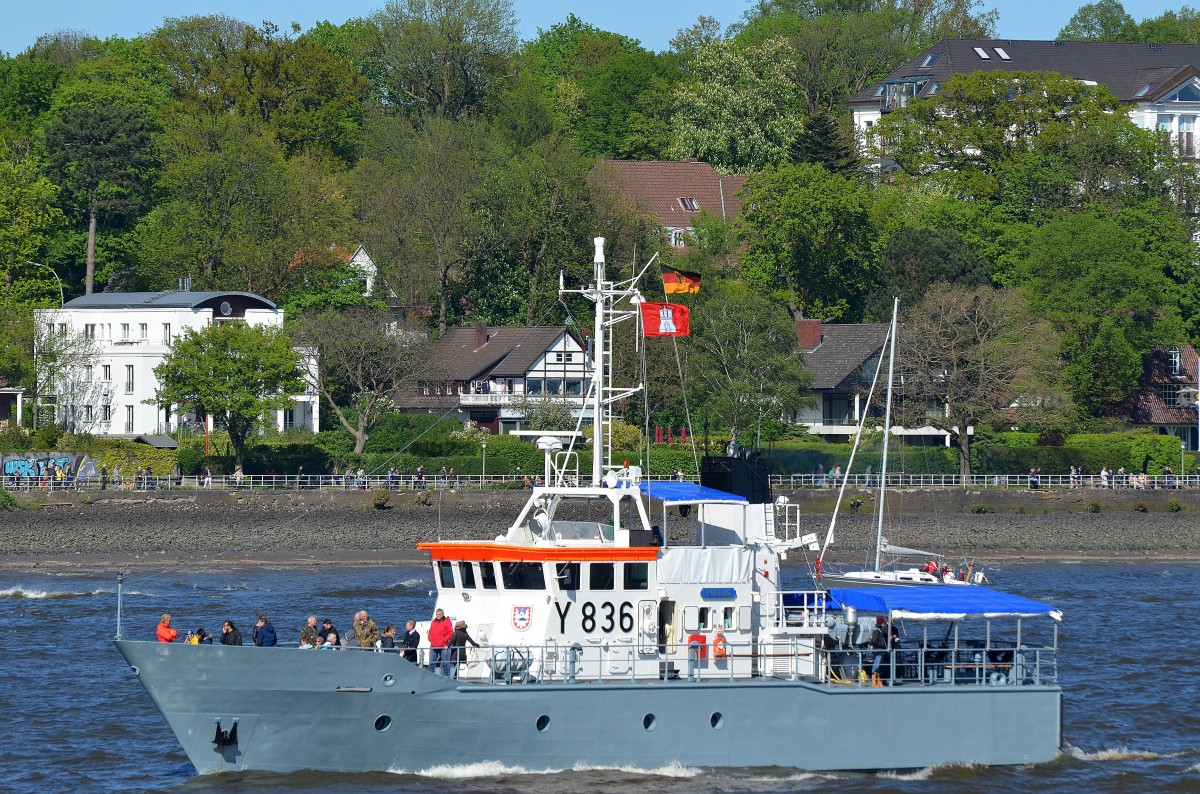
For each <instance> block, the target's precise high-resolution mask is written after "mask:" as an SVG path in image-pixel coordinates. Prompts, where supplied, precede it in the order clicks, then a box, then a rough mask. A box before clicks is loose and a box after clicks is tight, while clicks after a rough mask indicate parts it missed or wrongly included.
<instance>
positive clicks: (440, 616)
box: [429, 609, 454, 677]
mask: <svg viewBox="0 0 1200 794" xmlns="http://www.w3.org/2000/svg"><path fill="white" fill-rule="evenodd" d="M453 636H454V624H452V623H451V622H450V618H448V617H446V613H445V612H443V611H442V610H440V609H439V610H437V611H436V612H434V613H433V620H432V621H430V622H429V672H431V673H440V674H442V675H444V676H447V677H448V676H449V675H450V651H449V649H448V648H447V647H446V646H447V645H449V644H450V638H451V637H453Z"/></svg>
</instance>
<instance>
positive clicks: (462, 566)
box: [458, 562, 475, 590]
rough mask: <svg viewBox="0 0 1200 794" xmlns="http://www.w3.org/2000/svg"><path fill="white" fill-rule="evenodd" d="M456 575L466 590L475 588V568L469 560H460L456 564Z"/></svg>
mask: <svg viewBox="0 0 1200 794" xmlns="http://www.w3.org/2000/svg"><path fill="white" fill-rule="evenodd" d="M458 577H459V578H460V579H462V586H463V587H464V588H466V589H468V590H474V589H475V569H474V568H473V567H472V566H471V563H469V562H460V563H459V564H458Z"/></svg>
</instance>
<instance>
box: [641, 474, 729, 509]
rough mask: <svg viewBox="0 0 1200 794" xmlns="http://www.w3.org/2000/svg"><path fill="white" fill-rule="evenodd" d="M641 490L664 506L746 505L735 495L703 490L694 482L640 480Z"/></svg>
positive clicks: (708, 489)
mask: <svg viewBox="0 0 1200 794" xmlns="http://www.w3.org/2000/svg"><path fill="white" fill-rule="evenodd" d="M638 487H639V488H641V489H642V493H643V494H645V495H646V496H649V497H650V498H651V499H661V500H662V501H663V503H664V504H666V505H668V506H670V505H690V504H696V503H698V502H736V503H737V504H746V500H745V499H744V498H742V497H740V496H738V495H737V494H732V493H726V492H725V491H718V490H717V489H716V488H705V487H704V486H703V485H696V483H694V482H676V481H674V480H668V481H666V482H661V481H659V482H649V481H647V480H642V481H641V483H639V484H638Z"/></svg>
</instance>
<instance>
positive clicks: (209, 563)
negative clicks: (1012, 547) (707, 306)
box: [0, 549, 1200, 575]
mask: <svg viewBox="0 0 1200 794" xmlns="http://www.w3.org/2000/svg"><path fill="white" fill-rule="evenodd" d="M428 560H429V558H428V556H426V555H423V554H422V553H421V552H417V551H413V550H399V549H380V550H378V552H377V553H376V554H374V555H368V554H365V553H363V552H359V551H347V552H341V553H337V552H330V551H329V550H317V551H305V550H297V551H295V552H277V553H267V554H258V555H255V556H250V555H245V554H214V555H212V556H206V557H195V556H185V555H180V554H175V553H167V552H151V553H149V554H128V553H119V554H108V555H92V554H76V553H72V554H70V555H69V556H67V555H56V554H49V555H0V570H2V571H30V572H38V573H45V572H63V571H70V572H73V573H99V572H104V571H109V572H111V573H113V574H114V575H115V574H116V573H119V572H120V573H128V572H131V571H139V570H148V569H152V570H162V569H173V568H184V567H187V568H191V569H194V570H200V571H213V570H223V569H230V568H233V569H251V568H269V569H273V570H294V569H300V568H311V567H313V566H332V567H347V568H366V567H385V566H389V565H420V564H424V563H428ZM1054 562H1058V563H1064V564H1066V563H1138V562H1171V563H1180V564H1184V565H1193V564H1197V563H1200V553H1189V554H1185V555H1179V554H1167V553H1157V554H1152V553H1149V552H1147V553H1143V554H1131V553H1119V552H1113V553H1109V554H1100V553H1091V554H1070V553H1066V552H1052V553H1019V552H1015V551H1014V552H1010V553H1007V554H988V555H987V557H986V559H982V560H981V564H982V565H983V566H984V568H985V569H986V568H987V567H988V566H989V565H991V566H996V565H1003V564H1018V565H1020V564H1024V563H1054ZM802 565H804V563H803V562H801V561H800V560H797V559H795V558H793V559H789V560H787V561H785V562H784V563H783V567H784V568H796V567H801V566H802Z"/></svg>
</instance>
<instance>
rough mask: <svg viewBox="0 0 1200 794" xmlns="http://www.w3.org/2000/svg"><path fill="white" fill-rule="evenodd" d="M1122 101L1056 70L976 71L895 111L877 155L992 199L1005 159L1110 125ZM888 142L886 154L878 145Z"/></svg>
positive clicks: (877, 139) (879, 136) (880, 135)
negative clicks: (930, 96)
mask: <svg viewBox="0 0 1200 794" xmlns="http://www.w3.org/2000/svg"><path fill="white" fill-rule="evenodd" d="M1118 107H1119V103H1118V102H1117V99H1116V97H1114V96H1113V95H1112V94H1111V93H1110V92H1109V91H1108V90H1107V89H1106V88H1104V87H1103V86H1088V85H1084V84H1082V83H1080V82H1079V81H1078V80H1074V79H1071V78H1068V77H1064V76H1062V75H1059V74H1055V73H1050V72H1002V71H981V72H972V73H970V74H961V75H955V76H954V77H952V78H950V79H949V80H947V81H946V82H945V83H944V84H943V85H942V89H941V91H939V92H938V94H937V96H936V97H934V98H932V99H924V100H917V101H914V102H912V103H910V104H909V106H908V107H907V108H901V109H898V110H896V111H893V112H892V113H889V114H888V115H887V117H886V118H884V119H883V121H881V122H880V123H879V124H878V125H877V130H878V131H877V132H876V134H875V136H874V139H873V140H874V143H875V145H876V148H877V151H876V154H878V155H880V156H886V157H887V158H889V159H891V160H892V161H894V162H895V163H896V164H897V165H898V166H899V167H900V168H901V169H902V170H903V171H904V172H905V173H906V174H909V175H911V176H915V177H929V178H932V179H933V180H934V181H936V182H939V183H942V184H945V185H946V186H947V187H949V188H951V189H953V190H955V191H957V192H959V193H961V194H963V195H969V196H971V197H972V198H980V197H992V196H995V195H996V193H997V192H998V190H999V187H998V186H999V177H998V173H999V172H1000V171H1001V170H1002V169H1003V168H1004V167H1005V166H1006V164H1009V163H1011V162H1013V161H1014V160H1016V159H1017V158H1019V157H1020V156H1021V155H1022V154H1024V153H1028V152H1034V151H1048V150H1052V149H1054V147H1056V146H1058V145H1059V144H1060V142H1063V141H1067V140H1076V139H1077V137H1076V136H1077V135H1078V133H1079V130H1080V129H1081V128H1084V127H1088V126H1090V125H1104V124H1106V123H1111V122H1110V121H1109V118H1108V117H1109V116H1110V115H1111V114H1113V113H1114V112H1115V111H1116V110H1117V109H1118ZM883 141H887V146H886V152H885V151H884V150H882V149H879V148H878V147H879V144H880V143H881V142H883Z"/></svg>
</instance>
